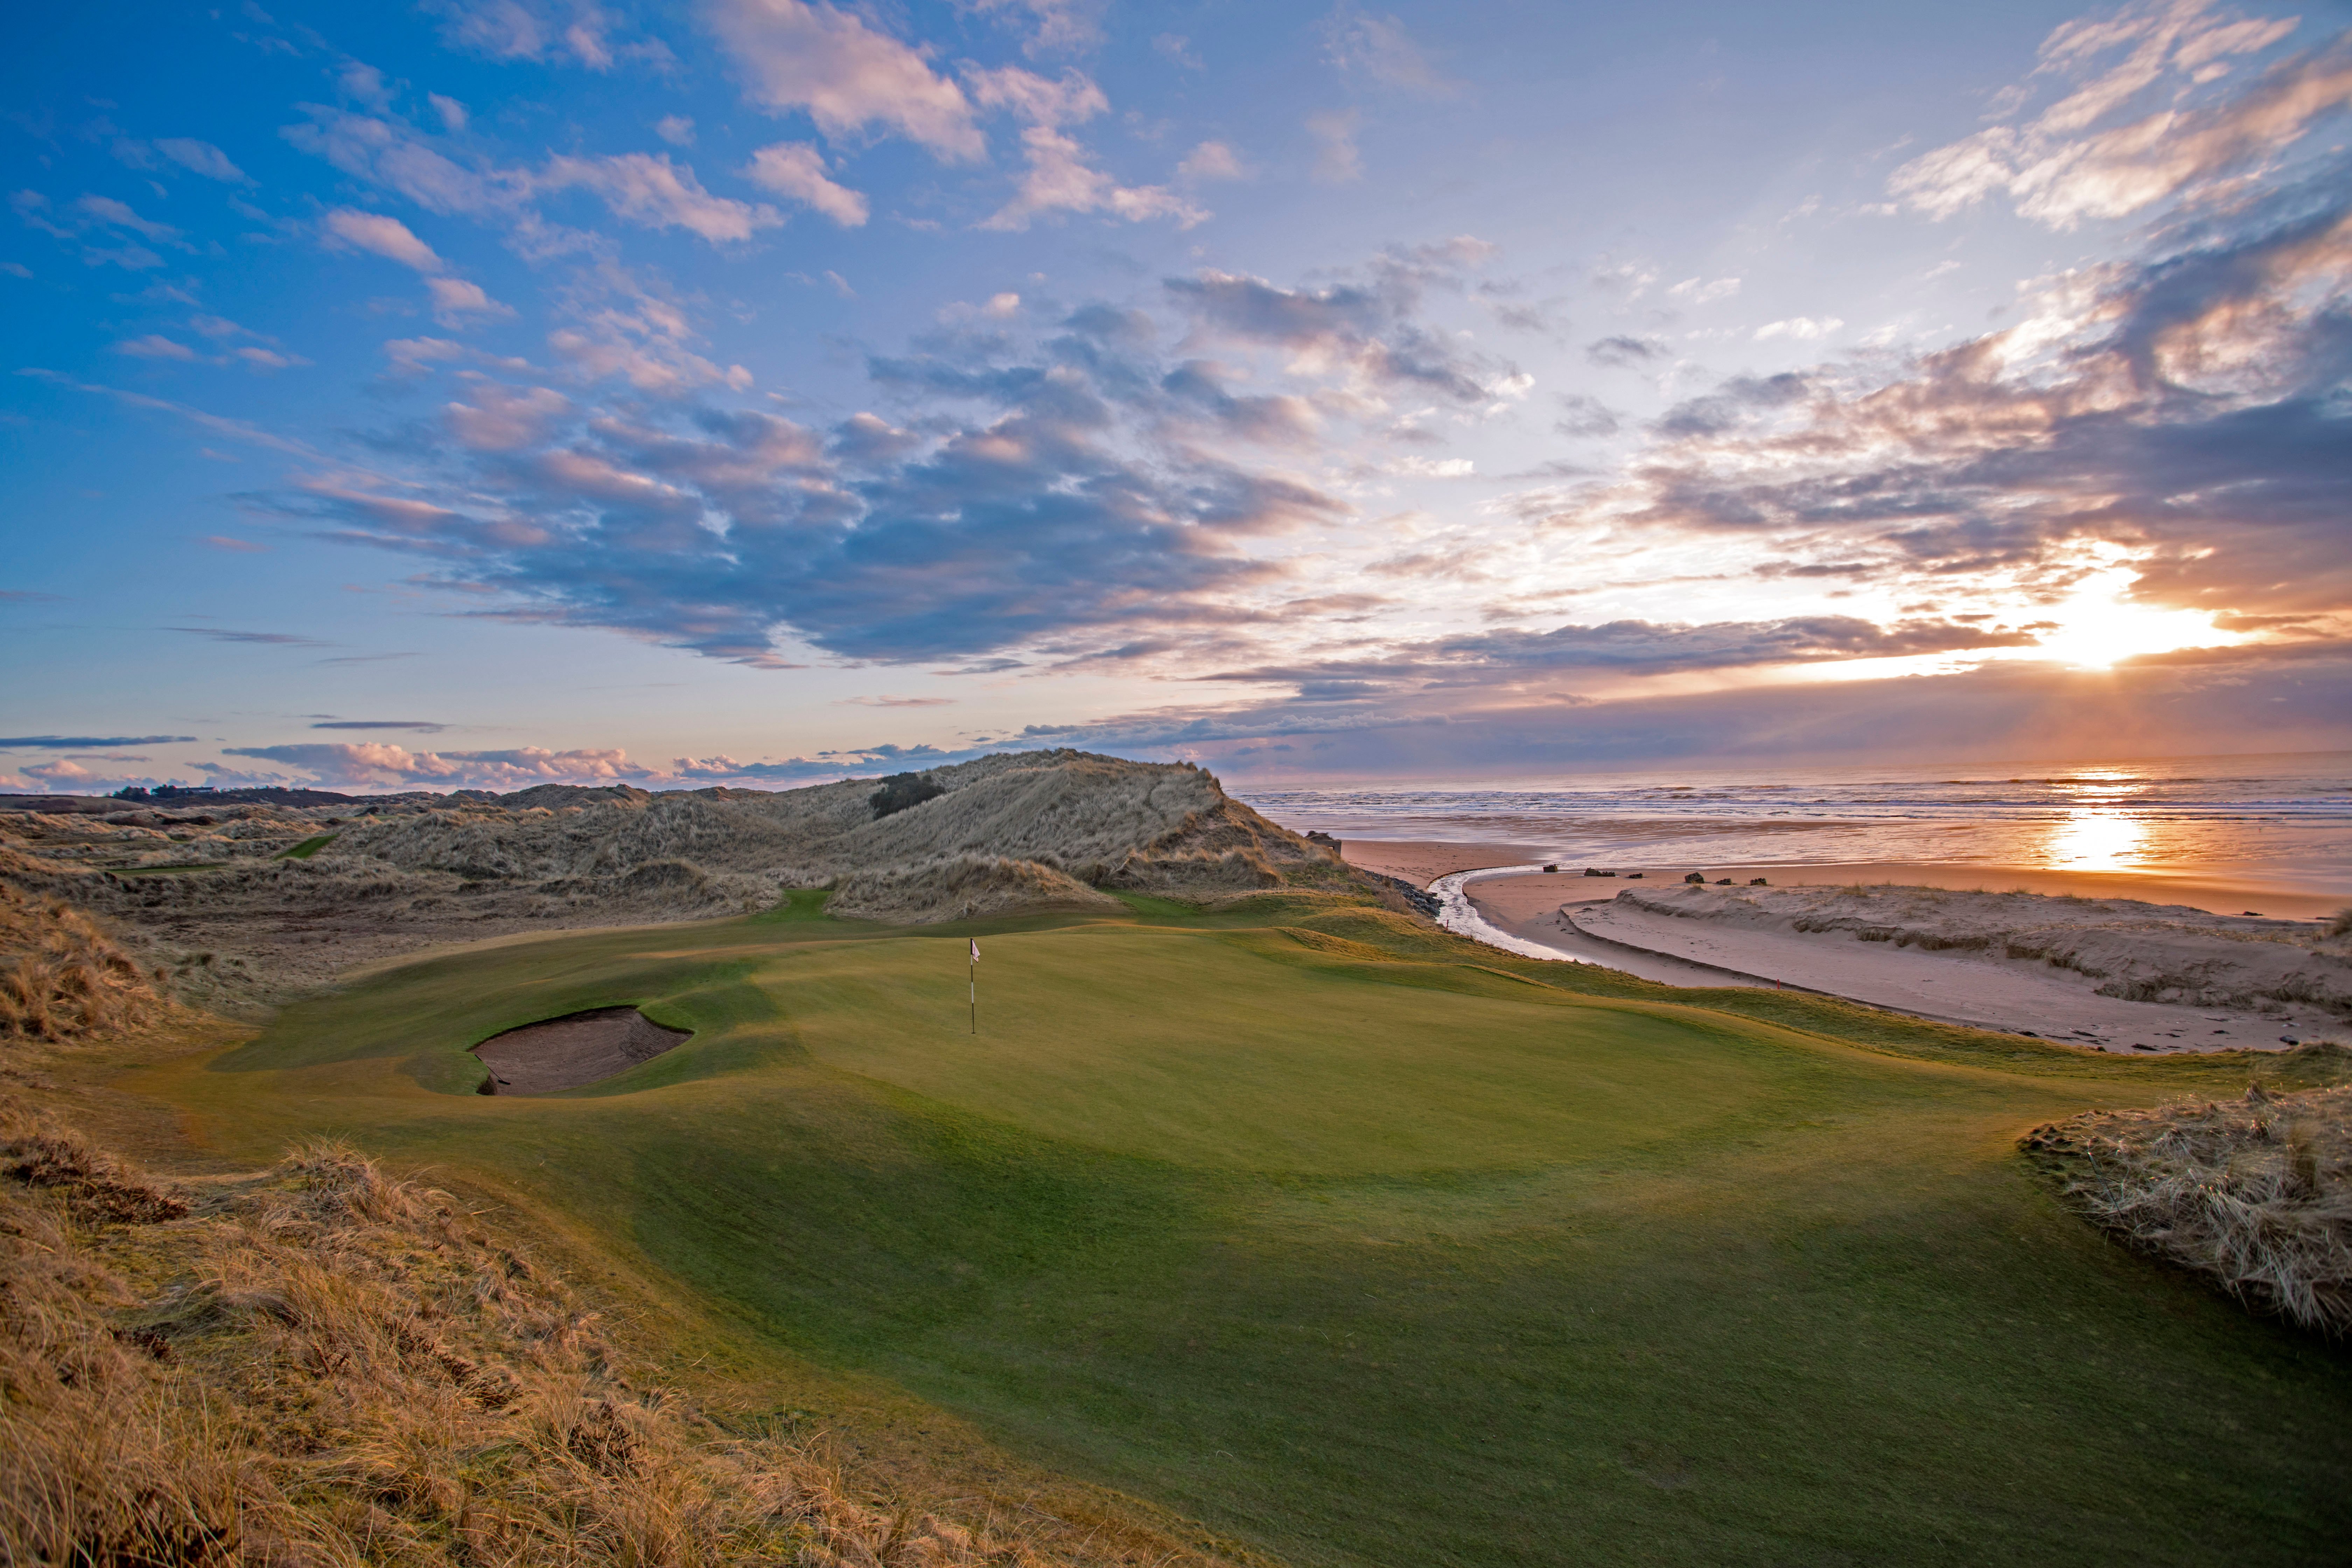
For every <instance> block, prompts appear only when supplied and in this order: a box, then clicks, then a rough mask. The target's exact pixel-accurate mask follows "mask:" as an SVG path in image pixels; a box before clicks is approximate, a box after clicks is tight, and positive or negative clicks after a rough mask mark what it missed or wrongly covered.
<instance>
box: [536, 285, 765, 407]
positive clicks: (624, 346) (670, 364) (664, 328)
mask: <svg viewBox="0 0 2352 1568" xmlns="http://www.w3.org/2000/svg"><path fill="white" fill-rule="evenodd" d="M559 305H560V308H561V309H562V311H563V312H564V313H565V314H566V315H567V316H568V317H569V318H570V319H571V322H572V324H571V325H568V326H562V327H558V328H557V329H556V330H555V331H551V332H550V333H548V335H547V342H548V346H549V347H550V348H551V349H553V350H554V351H555V353H556V356H557V357H558V358H559V359H562V361H564V362H565V363H568V364H569V365H571V366H572V368H573V369H574V370H575V371H577V372H579V373H580V374H583V375H587V376H591V377H602V376H619V377H621V378H622V379H624V380H625V381H627V382H628V384H630V385H632V386H634V387H635V388H636V389H637V390H639V391H641V392H650V393H658V394H662V395H682V394H684V393H687V392H690V391H692V390H693V389H695V388H697V387H700V386H708V385H711V384H725V385H728V386H731V387H734V388H736V389H737V390H739V391H740V390H741V389H743V388H745V387H748V386H750V385H751V372H750V371H748V370H745V369H744V368H743V367H742V366H741V365H740V364H739V365H726V366H720V365H718V364H715V363H712V362H711V361H709V359H706V358H704V357H703V356H702V355H701V354H699V353H696V352H695V348H694V345H696V344H697V343H699V342H701V341H702V340H701V338H700V336H699V334H698V333H697V332H696V331H695V330H694V326H693V322H692V321H691V320H690V319H689V318H688V314H687V312H686V310H685V309H684V308H683V307H682V306H681V305H680V304H679V302H678V301H677V299H676V298H675V297H673V296H672V294H671V293H670V292H669V291H668V290H667V289H664V288H663V287H662V286H661V285H660V284H659V282H658V280H657V279H652V278H650V277H647V276H646V275H643V274H640V273H635V272H632V271H630V270H629V269H627V268H623V267H618V266H614V265H611V264H604V265H601V266H598V267H595V268H590V269H587V270H585V271H584V272H583V273H582V274H581V275H580V276H578V277H577V278H575V279H573V281H572V283H571V284H570V285H569V286H568V287H567V288H566V289H564V290H563V291H562V294H561V295H560V296H559Z"/></svg>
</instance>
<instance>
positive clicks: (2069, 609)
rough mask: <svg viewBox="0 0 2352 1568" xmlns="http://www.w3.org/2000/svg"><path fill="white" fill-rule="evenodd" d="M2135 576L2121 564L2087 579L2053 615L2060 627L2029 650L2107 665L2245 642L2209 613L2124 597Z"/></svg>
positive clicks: (2095, 665) (2100, 666)
mask: <svg viewBox="0 0 2352 1568" xmlns="http://www.w3.org/2000/svg"><path fill="white" fill-rule="evenodd" d="M2134 576H2135V574H2134V573H2133V572H2132V570H2131V569H2130V568H2129V567H2124V566H2118V567H2114V568H2111V569H2109V570H2107V571H2104V572H2099V573H2096V574H2094V575H2093V576H2091V577H2090V578H2089V579H2087V580H2086V581H2085V582H2084V584H2083V586H2082V587H2081V588H2079V589H2078V590H2076V591H2075V592H2074V594H2073V595H2070V596H2069V597H2068V598H2067V599H2066V601H2065V602H2064V603H2063V604H2062V605H2058V606H2057V607H2056V608H2055V609H2054V610H2053V611H2052V612H2051V613H2050V616H2049V619H2051V620H2053V621H2054V622H2056V623H2057V627H2056V629H2055V630H2053V631H2052V632H2051V633H2050V634H2049V635H2048V636H2046V637H2043V638H2042V641H2041V642H2040V643H2039V644H2037V645H2036V646H2035V647H2033V648H2032V649H2031V650H2029V657H2031V656H2042V657H2048V658H2057V659H2061V660H2063V661H2064V662H2065V663H2068V664H2074V665H2083V666H2087V667H2090V668H2098V669H2104V668H2107V667H2108V666H2109V665H2112V664H2114V663H2116V661H2117V660H2119V659H2126V658H2136V657H2137V656H2139V655H2142V654H2151V653H2170V652H2171V651H2172V650H2173V649H2175V648H2181V647H2221V646H2224V645H2226V644H2230V643H2234V642H2237V641H2239V640H2240V639H2239V637H2238V636H2237V634H2235V633H2232V632H2224V631H2221V630H2218V629H2216V628H2215V626H2214V625H2213V617H2212V616H2211V615H2210V614H2208V613H2207V612H2204V611H2201V610H2165V609H2158V608H2157V607H2155V606H2154V605H2137V604H2132V603H2129V602H2128V601H2126V599H2125V598H2124V596H2123V595H2124V594H2125V593H2126V591H2127V590H2128V589H2129V588H2130V586H2131V584H2132V582H2133V579H2134Z"/></svg>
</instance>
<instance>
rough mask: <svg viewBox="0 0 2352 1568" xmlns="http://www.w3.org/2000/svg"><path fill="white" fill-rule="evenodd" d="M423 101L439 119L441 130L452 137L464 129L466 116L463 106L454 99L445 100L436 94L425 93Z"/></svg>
mask: <svg viewBox="0 0 2352 1568" xmlns="http://www.w3.org/2000/svg"><path fill="white" fill-rule="evenodd" d="M425 102H426V103H428V104H430V105H431V106H432V109H433V112H434V113H436V114H437V115H439V116H440V117H441V129H442V130H444V131H446V132H449V133H450V134H451V135H453V136H454V135H456V134H457V132H461V131H463V130H465V129H466V120H467V115H466V106H465V105H464V104H462V103H460V102H458V101H457V100H456V99H454V98H445V97H443V96H442V95H441V94H439V93H437V92H428V93H426V94H425Z"/></svg>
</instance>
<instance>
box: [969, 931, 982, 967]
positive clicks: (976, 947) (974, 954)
mask: <svg viewBox="0 0 2352 1568" xmlns="http://www.w3.org/2000/svg"><path fill="white" fill-rule="evenodd" d="M971 961H972V962H973V963H979V962H980V938H978V937H974V938H972V939H971Z"/></svg>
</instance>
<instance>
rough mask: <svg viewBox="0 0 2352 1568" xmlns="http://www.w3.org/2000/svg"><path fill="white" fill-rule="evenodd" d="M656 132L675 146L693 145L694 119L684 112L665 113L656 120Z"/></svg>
mask: <svg viewBox="0 0 2352 1568" xmlns="http://www.w3.org/2000/svg"><path fill="white" fill-rule="evenodd" d="M654 134H655V135H656V136H658V137H660V138H661V139H662V140H663V141H665V142H668V143H669V144H670V145H671V146H673V147H691V146H693V145H694V121H692V120H689V119H688V118H687V117H686V116H685V115H683V114H665V115H663V116H662V117H661V118H660V119H659V120H656V121H654Z"/></svg>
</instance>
